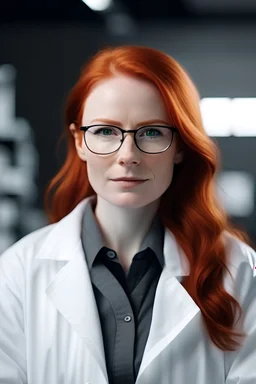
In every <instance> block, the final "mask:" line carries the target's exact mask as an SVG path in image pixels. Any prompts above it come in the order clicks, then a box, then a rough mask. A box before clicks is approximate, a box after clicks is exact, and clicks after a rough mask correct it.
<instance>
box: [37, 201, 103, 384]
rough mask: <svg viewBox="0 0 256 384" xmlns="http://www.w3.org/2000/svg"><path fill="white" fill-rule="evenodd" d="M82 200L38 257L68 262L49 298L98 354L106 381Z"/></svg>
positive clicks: (53, 281)
mask: <svg viewBox="0 0 256 384" xmlns="http://www.w3.org/2000/svg"><path fill="white" fill-rule="evenodd" d="M87 200H88V199H86V201H83V202H82V203H80V204H79V205H78V206H77V207H76V209H75V210H74V211H73V212H72V213H71V214H69V215H68V216H67V217H66V218H64V219H63V220H61V222H59V223H57V224H56V226H55V228H54V229H53V231H52V233H51V234H50V238H49V239H47V241H46V243H45V244H46V245H45V247H44V248H42V250H41V252H40V254H39V255H38V256H37V258H38V259H54V261H55V263H59V262H61V263H62V265H63V261H64V263H65V265H64V266H62V268H61V269H59V270H58V268H57V273H56V274H55V276H54V278H53V279H52V281H51V282H50V284H49V285H48V286H47V288H46V291H45V292H46V294H47V295H48V298H49V300H50V301H51V302H52V304H53V305H54V306H55V307H56V308H57V310H58V311H59V312H60V313H61V315H62V316H64V318H65V319H66V320H67V321H68V322H69V323H70V325H71V327H72V328H73V329H74V330H75V332H76V333H77V334H78V336H79V337H80V338H81V339H83V340H84V342H85V344H86V346H87V347H88V348H89V349H90V352H91V353H92V354H93V356H94V357H95V359H96V361H97V362H98V364H99V367H100V369H101V370H102V372H103V374H104V376H105V378H106V383H107V382H108V379H107V370H106V364H105V352H104V345H103V338H102V332H101V325H100V319H99V315H98V309H97V305H96V301H95V297H94V293H93V289H92V285H91V280H90V276H89V271H88V268H87V265H86V263H85V260H84V253H83V249H82V244H81V240H80V229H81V227H80V226H81V219H82V213H83V209H84V208H85V204H86V202H87Z"/></svg>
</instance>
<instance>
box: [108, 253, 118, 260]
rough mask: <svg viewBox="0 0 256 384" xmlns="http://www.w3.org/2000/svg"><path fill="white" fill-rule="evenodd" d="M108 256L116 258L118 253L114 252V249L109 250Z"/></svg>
mask: <svg viewBox="0 0 256 384" xmlns="http://www.w3.org/2000/svg"><path fill="white" fill-rule="evenodd" d="M107 256H108V257H109V258H110V259H114V258H115V257H116V253H115V252H113V251H108V252H107Z"/></svg>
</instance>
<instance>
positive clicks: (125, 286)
mask: <svg viewBox="0 0 256 384" xmlns="http://www.w3.org/2000/svg"><path fill="white" fill-rule="evenodd" d="M163 243H164V226H163V224H162V223H161V220H160V218H159V216H158V215H157V216H156V217H155V219H154V220H153V223H152V226H151V228H150V230H149V232H148V234H147V236H146V237H145V239H144V241H143V244H142V246H141V249H140V251H139V252H138V253H136V255H134V257H133V261H132V264H131V266H130V269H129V271H128V273H127V275H126V274H125V273H124V270H123V268H122V266H121V264H120V263H119V260H118V255H117V254H116V252H115V250H113V249H110V248H107V247H106V246H105V245H104V240H103V236H102V233H101V230H100V228H99V226H98V223H97V221H96V219H95V216H94V212H93V202H92V201H91V202H90V203H89V204H87V206H86V209H85V212H84V215H83V223H82V244H83V249H84V253H85V258H86V262H87V265H88V269H89V273H90V277H91V281H92V287H93V291H94V295H95V299H96V303H97V307H98V312H99V317H100V322H101V328H102V336H103V343H104V349H105V358H106V367H107V371H108V378H109V383H110V384H134V383H135V380H136V378H137V375H138V371H139V367H140V364H141V360H142V356H143V352H144V349H145V346H146V342H147V339H148V334H149V329H150V324H151V319H152V310H153V304H154V298H155V293H156V287H157V284H158V280H159V278H160V275H161V272H162V269H163V266H164V256H163Z"/></svg>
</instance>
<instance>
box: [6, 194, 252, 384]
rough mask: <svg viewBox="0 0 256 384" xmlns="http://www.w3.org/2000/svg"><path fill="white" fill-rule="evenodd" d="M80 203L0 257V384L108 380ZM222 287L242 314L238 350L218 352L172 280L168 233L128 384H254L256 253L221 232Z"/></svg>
mask: <svg viewBox="0 0 256 384" xmlns="http://www.w3.org/2000/svg"><path fill="white" fill-rule="evenodd" d="M89 199H90V198H86V199H85V200H83V201H82V202H81V203H80V204H78V206H77V207H76V208H75V209H74V210H73V211H72V212H71V213H70V214H69V215H67V216H66V217H65V218H64V219H62V220H61V221H60V222H58V223H56V224H52V225H49V226H46V227H44V228H42V229H39V230H37V231H35V232H33V233H31V234H29V235H28V236H26V237H24V238H23V239H21V240H20V241H19V242H17V243H16V244H14V245H13V246H12V247H10V248H9V249H8V250H7V251H5V252H4V253H3V255H2V256H1V257H0V383H1V384H7V383H8V384H18V383H29V384H107V383H108V379H107V371H106V365H105V357H104V348H103V340H102V333H101V327H100V321H99V316H98V310H97V306H96V302H95V298H94V293H93V289H92V285H91V280H90V276H89V273H88V268H87V264H86V262H85V258H84V253H83V249H82V245H81V240H80V232H81V218H82V214H83V210H84V207H85V204H87V203H88V200H89ZM226 242H227V244H229V245H230V247H231V248H230V251H229V255H230V256H231V257H230V260H231V262H230V265H229V267H230V270H231V273H232V275H233V277H234V285H232V280H231V279H230V278H229V277H228V276H229V275H227V277H226V278H225V288H226V289H227V290H228V291H229V292H230V293H231V294H232V295H234V294H235V295H236V296H235V297H236V298H237V299H239V302H240V304H241V305H242V307H243V309H244V310H245V331H246V332H247V333H248V334H249V336H248V338H247V339H246V342H245V344H244V346H243V348H242V349H241V350H239V351H236V352H223V351H221V350H220V349H218V348H217V347H216V346H215V345H214V344H213V343H212V342H211V341H210V338H209V337H208V334H207V333H206V332H205V331H204V329H203V327H202V316H201V312H200V310H199V308H198V306H197V305H196V304H195V302H194V301H193V300H192V298H191V297H190V296H189V295H188V293H187V292H186V290H185V289H184V288H183V287H182V285H181V284H180V280H181V277H182V276H184V275H187V274H188V273H189V270H188V263H187V261H186V258H185V256H184V254H183V252H182V251H181V249H180V248H179V247H178V245H177V243H176V241H175V238H174V237H173V235H172V234H171V233H170V232H169V231H168V230H166V231H165V239H164V257H165V267H164V269H163V271H162V274H161V277H160V280H159V283H158V286H157V291H156V297H155V302H154V308H153V317H152V323H151V328H150V333H149V337H148V340H147V344H146V347H145V351H144V355H143V359H142V363H141V366H140V370H139V374H138V377H137V380H136V384H156V383H157V384H188V383H191V384H223V383H225V384H238V383H239V384H255V383H256V277H255V276H256V273H255V271H256V270H255V266H256V255H255V252H254V251H253V250H252V249H251V248H250V247H248V246H247V245H245V244H244V243H242V242H240V241H238V240H235V239H234V238H233V237H231V236H228V235H227V236H226Z"/></svg>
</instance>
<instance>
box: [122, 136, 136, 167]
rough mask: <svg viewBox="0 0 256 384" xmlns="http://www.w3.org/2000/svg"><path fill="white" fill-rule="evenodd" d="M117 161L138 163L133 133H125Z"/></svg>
mask: <svg viewBox="0 0 256 384" xmlns="http://www.w3.org/2000/svg"><path fill="white" fill-rule="evenodd" d="M118 156H119V161H121V162H124V163H136V164H137V163H139V162H140V160H139V158H140V150H139V148H137V146H136V144H135V142H134V133H129V132H125V134H124V140H123V142H122V145H121V148H119V150H118Z"/></svg>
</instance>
